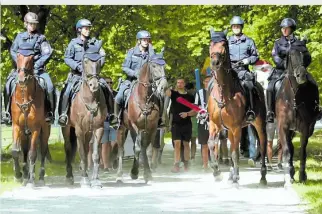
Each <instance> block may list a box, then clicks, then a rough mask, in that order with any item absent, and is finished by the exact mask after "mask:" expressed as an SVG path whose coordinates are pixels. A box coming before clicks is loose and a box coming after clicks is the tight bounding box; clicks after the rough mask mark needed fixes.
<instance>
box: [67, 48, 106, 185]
mask: <svg viewBox="0 0 322 214" xmlns="http://www.w3.org/2000/svg"><path fill="white" fill-rule="evenodd" d="M82 63H83V68H84V71H83V73H82V79H81V83H80V89H79V91H78V92H77V94H76V95H75V98H74V100H73V101H72V103H71V108H70V114H69V118H68V124H67V126H65V127H62V133H63V136H64V140H65V153H66V164H67V165H66V170H67V175H66V180H67V182H68V183H70V184H73V183H74V177H73V172H72V161H73V159H74V157H75V153H76V148H78V152H79V155H80V159H81V166H80V168H81V176H82V179H81V182H80V184H81V186H82V187H89V186H92V187H101V186H102V184H101V182H100V181H99V178H98V171H99V153H98V151H99V146H100V145H101V139H102V136H103V131H104V121H105V119H106V116H107V110H108V108H110V106H112V103H110V106H106V104H105V103H106V102H105V97H104V93H103V91H102V89H101V87H100V85H99V73H100V71H101V64H100V60H96V61H94V60H92V59H90V58H88V57H87V55H86V53H85V55H84V59H83V62H82ZM92 139H93V140H92ZM89 143H93V154H92V158H93V163H94V166H93V175H92V180H91V182H90V181H89V178H88V174H87V170H88V163H87V156H88V152H89Z"/></svg>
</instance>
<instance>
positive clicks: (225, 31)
mask: <svg viewBox="0 0 322 214" xmlns="http://www.w3.org/2000/svg"><path fill="white" fill-rule="evenodd" d="M227 33H228V29H227V28H226V29H225V30H224V34H225V36H227Z"/></svg>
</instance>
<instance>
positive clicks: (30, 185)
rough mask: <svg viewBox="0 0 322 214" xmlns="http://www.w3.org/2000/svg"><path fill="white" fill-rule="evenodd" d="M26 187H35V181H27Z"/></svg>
mask: <svg viewBox="0 0 322 214" xmlns="http://www.w3.org/2000/svg"><path fill="white" fill-rule="evenodd" d="M26 188H29V189H33V188H35V183H27V185H26Z"/></svg>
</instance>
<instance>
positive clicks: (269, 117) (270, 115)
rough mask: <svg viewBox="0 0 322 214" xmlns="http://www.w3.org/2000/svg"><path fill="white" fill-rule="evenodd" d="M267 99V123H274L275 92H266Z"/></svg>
mask: <svg viewBox="0 0 322 214" xmlns="http://www.w3.org/2000/svg"><path fill="white" fill-rule="evenodd" d="M266 99H267V116H266V121H267V122H268V123H274V117H275V115H274V112H273V109H272V106H273V92H272V91H269V90H266Z"/></svg>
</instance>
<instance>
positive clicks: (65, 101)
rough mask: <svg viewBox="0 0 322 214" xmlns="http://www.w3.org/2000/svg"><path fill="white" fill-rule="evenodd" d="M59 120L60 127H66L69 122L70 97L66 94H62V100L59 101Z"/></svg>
mask: <svg viewBox="0 0 322 214" xmlns="http://www.w3.org/2000/svg"><path fill="white" fill-rule="evenodd" d="M59 107H60V108H59V109H60V112H59V115H60V116H59V119H58V124H59V125H60V126H66V125H67V122H68V115H67V113H68V108H69V96H67V95H66V94H62V95H61V97H60V99H59Z"/></svg>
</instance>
